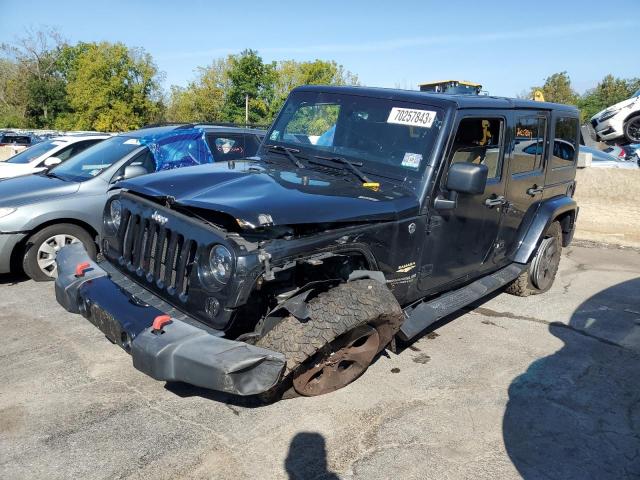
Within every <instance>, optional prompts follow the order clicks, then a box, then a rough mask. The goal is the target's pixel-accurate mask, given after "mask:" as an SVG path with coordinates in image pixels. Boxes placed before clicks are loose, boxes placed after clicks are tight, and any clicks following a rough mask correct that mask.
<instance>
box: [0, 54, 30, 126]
mask: <svg viewBox="0 0 640 480" xmlns="http://www.w3.org/2000/svg"><path fill="white" fill-rule="evenodd" d="M26 80H27V79H26V78H24V76H23V75H21V72H20V67H19V65H18V64H17V62H15V61H12V60H9V59H7V58H0V128H6V127H27V126H28V120H27V115H26V105H27V96H26Z"/></svg>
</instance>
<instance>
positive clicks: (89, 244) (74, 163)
mask: <svg viewBox="0 0 640 480" xmlns="http://www.w3.org/2000/svg"><path fill="white" fill-rule="evenodd" d="M262 136H263V132H262V131H260V130H253V129H239V128H233V127H219V126H207V125H179V126H175V125H174V126H171V127H158V128H146V129H142V130H138V131H135V132H129V133H125V134H121V135H116V136H113V137H111V138H108V139H106V140H104V141H102V142H100V143H98V144H97V145H94V146H92V147H90V148H88V149H86V150H84V151H83V152H80V153H79V154H78V155H76V156H75V157H73V158H71V159H70V160H68V161H66V162H64V163H62V164H60V165H58V166H56V167H54V168H52V169H50V170H48V171H45V172H41V173H39V174H35V175H28V176H23V177H18V178H10V179H5V180H0V273H7V272H9V271H15V270H19V269H20V268H22V269H23V270H24V271H25V272H26V273H27V275H29V276H30V277H31V278H33V279H34V280H38V281H42V280H49V279H53V278H55V276H56V274H57V270H56V263H55V259H56V255H57V252H58V250H60V249H61V248H62V247H63V246H65V245H68V244H71V243H77V242H80V243H82V244H83V245H84V246H85V248H86V249H87V251H88V252H89V253H90V254H91V255H92V256H95V255H96V252H97V251H98V244H97V240H96V239H97V237H99V235H100V233H101V230H102V213H103V209H104V204H105V202H106V200H107V198H109V196H110V195H112V194H113V193H115V192H116V191H117V188H114V185H116V184H117V183H118V182H119V181H120V180H123V179H130V178H133V177H137V176H140V175H145V174H149V173H154V172H157V171H160V170H170V169H174V168H182V167H188V166H192V165H200V164H204V163H212V162H214V161H225V160H235V159H237V158H242V157H246V156H252V155H254V154H255V153H256V151H257V149H258V146H259V144H260V141H261V138H262Z"/></svg>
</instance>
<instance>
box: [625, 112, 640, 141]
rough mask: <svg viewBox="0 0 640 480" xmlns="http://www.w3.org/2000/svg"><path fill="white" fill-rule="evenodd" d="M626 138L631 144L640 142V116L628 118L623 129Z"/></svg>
mask: <svg viewBox="0 0 640 480" xmlns="http://www.w3.org/2000/svg"><path fill="white" fill-rule="evenodd" d="M622 131H623V133H624V138H626V139H627V140H628V141H629V142H630V143H638V142H640V115H636V116H634V117H631V118H628V119H627V120H626V121H625V122H624V126H623V127H622Z"/></svg>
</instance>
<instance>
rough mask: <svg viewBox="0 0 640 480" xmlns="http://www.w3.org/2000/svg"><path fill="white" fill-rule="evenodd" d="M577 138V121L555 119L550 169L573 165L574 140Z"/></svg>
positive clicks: (562, 118) (569, 118)
mask: <svg viewBox="0 0 640 480" xmlns="http://www.w3.org/2000/svg"><path fill="white" fill-rule="evenodd" d="M577 138H578V119H577V118H574V117H560V118H558V119H556V124H555V138H554V139H553V157H552V160H551V167H552V168H558V167H566V166H570V165H573V162H574V160H575V158H576V145H577V142H576V139H577Z"/></svg>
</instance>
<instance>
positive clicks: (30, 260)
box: [22, 223, 97, 282]
mask: <svg viewBox="0 0 640 480" xmlns="http://www.w3.org/2000/svg"><path fill="white" fill-rule="evenodd" d="M55 236H68V237H73V238H75V239H77V240H78V241H80V242H81V243H82V244H83V245H84V248H85V249H86V250H87V253H88V254H89V256H90V257H91V258H96V250H97V249H96V244H95V242H94V241H93V238H91V235H90V234H89V232H87V231H86V230H85V229H84V228H82V227H79V226H78V225H73V224H70V223H60V224H57V225H50V226H48V227H45V228H43V229H42V230H39V231H37V232H36V233H34V234H33V235H31V237H30V238H29V240H27V243H26V250H25V252H24V257H23V259H22V268H23V269H24V272H25V273H26V274H27V275H28V276H29V277H31V278H32V279H33V280H35V281H36V282H46V281H52V280H55V271H54V270H53V271H50V272H49V273H47V272H45V270H43V269H42V268H41V267H40V265H39V264H38V260H39V251H40V249H41V247H42V246H43V244H44V243H45V242H46V241H47V240H49V239H51V238H52V237H55ZM67 244H68V243H67ZM54 258H55V254H54Z"/></svg>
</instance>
